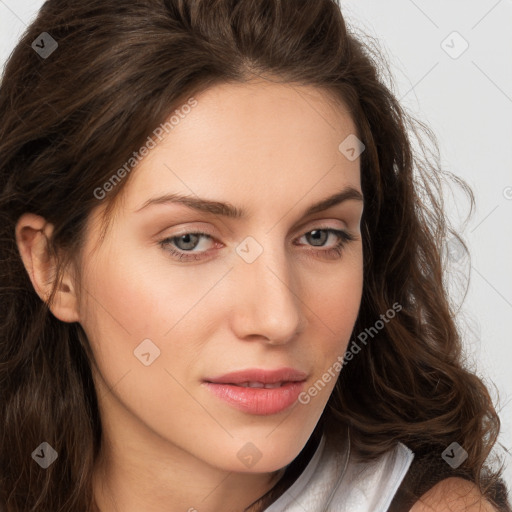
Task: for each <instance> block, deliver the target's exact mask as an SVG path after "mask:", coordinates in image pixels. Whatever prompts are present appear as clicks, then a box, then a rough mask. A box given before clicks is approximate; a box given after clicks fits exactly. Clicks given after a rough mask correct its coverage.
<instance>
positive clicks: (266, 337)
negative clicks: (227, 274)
mask: <svg viewBox="0 0 512 512" xmlns="http://www.w3.org/2000/svg"><path fill="white" fill-rule="evenodd" d="M233 282H234V283H236V291H235V293H234V295H233V297H232V301H233V304H234V306H233V309H232V315H231V319H232V320H231V328H232V329H233V332H234V333H235V334H236V335H237V336H238V337H239V339H246V340H261V341H263V342H265V343H267V344H271V345H283V344H285V343H288V342H290V341H292V340H293V339H294V338H295V337H296V336H297V335H298V334H299V333H300V332H301V331H302V330H303V329H304V327H305V325H306V317H305V316H304V308H305V307H306V306H305V305H304V303H303V302H302V300H301V296H302V293H301V290H300V285H299V284H298V283H299V279H297V276H295V275H293V269H292V268H291V265H290V262H289V261H287V257H286V254H285V248H284V247H283V248H282V249H272V250H271V248H270V246H269V244H266V246H264V247H263V252H262V253H261V254H260V255H259V256H258V257H257V258H256V259H255V260H254V261H253V262H252V263H248V262H247V261H245V260H244V259H243V258H239V257H238V256H237V259H236V266H235V269H234V271H233Z"/></svg>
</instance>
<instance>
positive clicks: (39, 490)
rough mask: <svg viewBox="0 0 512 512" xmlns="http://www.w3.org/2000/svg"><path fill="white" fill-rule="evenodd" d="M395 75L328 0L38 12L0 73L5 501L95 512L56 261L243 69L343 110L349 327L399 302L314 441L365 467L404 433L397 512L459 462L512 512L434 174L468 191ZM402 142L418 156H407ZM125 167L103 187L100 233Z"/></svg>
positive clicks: (83, 392) (92, 456) (90, 456)
mask: <svg viewBox="0 0 512 512" xmlns="http://www.w3.org/2000/svg"><path fill="white" fill-rule="evenodd" d="M43 32H46V33H48V34H50V36H51V37H52V38H53V39H54V40H55V41H57V43H58V47H57V48H56V49H55V51H53V53H51V54H43V53H41V52H39V54H38V53H37V52H36V51H35V49H34V47H31V45H32V43H33V42H34V41H35V40H36V38H39V36H40V35H41V34H42V33H43ZM45 37H46V36H45ZM46 41H48V39H47V40H46ZM40 46H41V45H40ZM46 49H47V50H49V47H46ZM48 53H50V52H49V51H48ZM386 69H387V66H386V64H385V61H384V59H383V58H382V57H380V56H379V52H378V51H377V43H375V42H374V44H372V42H371V41H370V39H367V40H366V42H365V41H363V39H362V38H358V37H356V34H355V33H354V32H351V31H350V30H349V28H348V27H347V25H346V23H345V21H344V19H343V16H342V13H341V9H340V6H339V4H338V3H337V1H336V0H143V1H132V0H127V1H123V2H118V1H117V0H88V1H86V2H82V1H78V0H48V1H47V2H46V3H45V4H44V5H43V7H42V8H41V10H40V11H39V13H38V16H37V17H36V19H35V20H34V21H33V22H32V23H31V24H30V26H29V27H28V28H27V29H26V31H25V33H24V34H23V36H22V37H21V40H20V41H19V43H18V45H17V46H16V48H15V49H14V51H13V52H12V54H11V55H10V57H9V59H8V61H7V64H6V67H5V69H4V73H3V76H2V81H1V85H0V155H1V158H0V183H1V190H0V268H1V270H0V276H1V277H0V389H1V397H0V421H1V424H2V432H1V442H0V468H1V469H0V504H1V505H3V506H4V507H5V508H6V511H7V512H36V511H38V512H68V511H69V512H70V511H73V512H76V511H84V512H92V511H94V510H95V503H94V497H93V494H92V484H91V482H92V474H93V468H94V464H95V460H96V457H97V455H98V453H99V448H100V444H101V433H102V431H101V418H100V416H99V412H98V404H97V397H96V392H95V388H94V385H93V380H92V375H91V364H93V363H94V358H93V354H92V353H91V350H90V347H89V344H88V341H87V338H86V336H85V332H84V331H83V329H82V328H81V326H80V324H79V323H65V322H62V321H59V320H58V319H57V318H55V317H54V316H53V315H52V314H51V311H50V309H49V307H48V305H49V304H51V301H52V300H53V297H54V292H55V290H56V289H57V286H58V284H59V281H60V279H61V277H62V269H63V268H65V266H66V265H67V264H68V263H69V262H77V261H78V260H79V258H80V255H81V252H80V250H81V247H82V244H83V236H84V227H85V224H86V221H87V219H88V218H89V216H90V215H91V212H92V210H93V209H94V208H95V207H97V206H98V199H97V198H96V197H95V194H94V191H95V190H96V189H98V187H102V186H103V184H104V183H105V182H106V181H108V180H109V178H110V177H111V175H112V169H118V168H120V167H121V166H122V165H123V163H125V162H126V161H127V159H129V158H130V156H131V155H132V153H133V152H134V151H135V150H136V149H137V148H140V147H141V146H142V145H143V143H144V141H145V140H146V139H147V137H148V135H149V134H151V133H152V132H153V130H154V129H155V128H156V127H157V126H159V125H160V124H161V123H162V122H164V121H165V120H166V119H167V118H168V116H169V115H170V114H171V113H172V111H173V110H174V109H175V108H177V107H178V106H179V105H180V104H181V103H182V102H183V100H184V98H187V97H190V96H192V95H193V94H198V93H200V92H201V91H204V90H206V89H208V88H209V87H212V86H214V85H216V84H220V83H226V82H237V83H244V82H247V81H249V80H251V78H253V77H254V76H260V77H265V78H267V79H271V80H277V81H280V82H282V83H288V84H297V85H312V86H316V87H318V88H320V89H322V90H323V91H325V93H326V94H329V95H332V96H333V97H335V98H338V99H340V100H342V101H343V102H344V104H345V105H347V106H348V107H349V109H350V112H351V115H352V118H353V120H354V122H355V124H356V127H357V131H358V133H357V135H358V137H359V139H361V141H362V142H363V143H364V144H365V146H366V150H365V151H364V152H363V153H362V155H361V159H360V164H361V184H362V189H363V194H364V198H365V208H364V213H363V218H362V221H361V222H362V230H363V253H364V285H363V297H362V302H361V307H360V312H359V316H358V319H357V322H356V325H355V327H354V335H355V334H357V333H359V332H362V331H363V330H364V329H366V328H368V327H369V326H371V325H373V324H374V323H375V321H376V319H378V318H379V315H381V314H382V313H383V312H384V311H386V310H387V309H389V307H390V305H391V304H393V303H395V302H398V303H399V304H400V305H401V306H402V310H401V311H400V313H399V314H397V315H396V317H395V318H394V319H393V321H391V322H389V323H386V325H385V326H384V328H383V329H381V330H380V331H379V332H378V334H376V335H375V336H374V337H373V338H372V340H371V341H370V343H369V344H368V346H366V347H365V348H364V350H362V351H361V353H360V354H358V356H357V357H355V358H354V359H353V360H352V361H351V362H350V364H348V365H347V366H346V367H345V368H343V371H342V372H341V374H340V377H339V379H338V382H337V383H336V387H335V389H334V391H333V393H332V395H331V397H330V398H329V402H328V404H327V407H326V408H325V410H324V412H323V414H322V417H321V419H320V421H319V423H318V425H317V428H316V429H315V432H314V435H313V436H312V438H311V440H313V439H318V436H319V435H320V434H322V433H325V434H326V435H328V436H330V437H331V438H332V439H333V440H334V441H336V440H337V439H339V438H341V437H342V435H341V433H342V432H343V431H344V429H345V428H347V427H349V429H350V435H351V441H352V446H353V447H355V449H356V450H357V452H358V453H359V454H360V455H361V456H362V457H364V458H365V459H367V460H370V459H372V458H374V457H377V456H378V455H380V454H382V453H384V452H385V451H387V450H389V449H390V448H392V446H393V445H394V444H395V443H396V442H398V441H400V442H403V443H404V444H406V445H407V446H409V447H410V448H411V449H412V450H413V451H414V452H415V455H416V457H415V461H414V463H413V466H412V467H411V470H410V471H409V473H408V475H407V477H406V479H405V481H404V485H403V486H402V488H401V490H400V492H399V495H397V499H396V500H395V502H394V503H396V507H397V508H396V510H399V509H400V510H402V509H403V510H408V508H407V507H408V506H410V504H412V503H413V502H414V500H416V499H417V498H418V497H419V496H421V495H422V493H424V492H425V491H426V490H427V489H428V488H429V487H431V486H432V485H434V484H435V483H436V481H438V480H439V479H440V478H444V477H446V476H453V475H455V474H457V475H458V476H462V477H463V478H466V479H468V480H471V481H472V482H475V483H476V484H477V485H478V486H479V488H480V489H481V491H482V493H483V494H484V495H485V496H486V497H487V498H488V499H489V500H490V501H491V502H493V503H494V504H495V505H496V506H499V507H501V510H510V508H509V505H508V504H507V502H506V500H507V498H506V490H505V488H504V486H503V484H502V483H501V481H500V480H499V472H498V470H496V469H493V468H492V467H491V466H490V464H488V462H486V461H488V456H489V454H490V453H491V449H492V448H493V445H494V444H495V442H496V439H497V435H498V432H499V426H500V423H499V418H498V415H497V413H496V411H495V409H494V407H493V403H492V399H491V397H490V394H489V392H488V390H487V388H486V386H485V385H484V383H483V382H482V381H481V380H480V379H479V378H478V377H477V376H476V375H475V374H474V373H472V372H471V371H470V370H469V369H467V368H465V366H464V363H463V359H462V353H461V335H460V333H459V331H458V329H457V327H456V324H455V320H454V316H455V314H454V313H455V312H454V307H453V305H452V304H451V302H450V298H449V296H448V293H447V290H446V283H445V278H444V264H445V263H446V262H445V261H444V258H443V254H444V253H443V251H442V247H443V245H444V244H445V242H446V239H447V238H448V237H450V236H451V237H454V238H455V239H458V240H459V241H460V243H461V244H462V245H463V241H462V239H461V238H460V236H459V235H458V234H457V233H456V232H455V230H453V229H452V227H451V226H450V224H449V223H448V220H447V219H445V216H444V205H443V184H444V183H445V182H446V181H447V178H451V179H452V180H455V181H456V182H457V183H458V184H459V185H460V187H462V189H463V190H464V191H465V192H466V193H467V195H468V196H469V198H470V200H471V205H472V204H473V201H474V199H473V195H472V192H471V190H470V189H469V188H468V187H467V185H466V184H465V183H464V182H462V181H461V180H458V179H457V178H456V177H455V176H453V175H451V173H448V172H445V171H443V170H442V169H441V168H440V165H439V163H438V161H439V159H438V158H436V157H435V154H434V157H433V158H430V157H427V152H426V151H425V147H426V146H424V144H423V142H422V141H423V140H425V139H423V138H422V137H423V136H425V137H427V138H428V139H430V140H431V141H432V142H433V143H434V147H435V148H436V149H437V146H436V143H435V138H434V136H433V135H432V133H431V131H430V130H429V128H428V127H427V126H425V125H424V124H422V123H421V122H419V121H417V120H415V119H414V118H412V117H411V116H410V115H409V114H408V113H407V112H406V111H405V110H404V109H403V107H401V105H400V104H399V102H398V100H397V99H396V97H395V95H394V94H393V92H392V85H386V83H385V82H386V80H385V79H386V74H385V72H386ZM388 78H389V77H388ZM412 134H415V135H418V139H419V140H420V142H421V144H420V148H421V149H422V150H421V151H418V150H416V151H414V150H413V142H412V139H411V135H412ZM129 178H130V177H129V176H127V177H126V178H125V179H123V180H122V182H121V183H119V185H117V187H115V189H114V190H112V191H111V192H110V193H109V195H108V197H107V198H106V199H105V201H107V204H108V208H107V209H106V210H105V216H104V219H103V220H104V227H105V231H104V232H106V229H107V227H108V224H109V221H110V220H111V219H112V215H113V211H114V205H115V203H116V201H115V199H116V198H117V197H118V196H119V194H120V192H121V191H122V190H123V188H124V186H126V183H127V182H128V181H129ZM25 212H32V213H35V214H37V215H41V216H42V217H44V218H45V219H46V220H47V221H48V222H51V223H52V224H53V225H54V228H55V229H54V232H53V236H52V238H51V241H50V248H49V249H50V251H51V253H52V254H53V255H54V256H55V257H58V261H59V268H58V272H57V274H56V280H55V287H54V291H53V292H52V294H51V296H50V297H49V299H48V301H46V302H45V301H42V300H41V299H40V298H39V296H38V295H37V294H36V292H35V290H34V289H33V286H32V284H31V281H30V279H29V276H28V274H27V272H26V270H25V268H24V266H23V263H22V260H21V258H20V254H19V252H18V249H17V245H16V240H15V235H14V233H15V225H16V222H17V220H18V219H19V217H20V216H21V215H22V214H23V213H25ZM464 247H465V246H464ZM43 440H44V441H47V442H48V443H49V444H50V445H51V446H52V447H53V448H54V449H55V450H56V451H57V452H58V454H59V463H58V464H52V465H51V466H50V467H49V468H48V469H47V470H45V471H40V470H39V468H38V467H37V466H36V465H35V464H34V461H33V460H32V459H31V456H30V455H31V453H32V452H33V450H34V449H35V448H36V447H37V446H38V445H40V443H41V442H42V441H43ZM311 440H310V441H311ZM453 441H457V442H458V443H459V444H460V445H461V446H462V447H463V448H464V449H465V450H466V451H467V452H468V458H467V461H466V462H465V463H464V464H463V465H462V466H460V467H459V468H458V470H457V471H456V472H455V471H454V470H451V469H450V468H449V466H448V465H447V464H446V463H445V462H444V461H442V459H441V452H442V451H443V450H444V449H445V448H446V447H447V446H448V445H449V444H450V443H451V442H453ZM311 449H312V444H311V442H308V444H307V445H306V447H305V448H304V450H303V452H302V453H301V454H299V456H298V457H297V458H296V459H295V460H294V461H293V463H292V464H291V465H290V466H289V467H288V468H287V471H286V473H285V475H284V477H283V478H282V479H281V480H280V481H279V482H278V484H277V485H276V487H275V488H273V489H272V490H271V491H270V492H269V493H267V495H265V496H264V497H262V498H261V499H260V500H259V501H258V503H257V504H255V506H260V507H263V506H266V505H268V504H269V503H271V502H272V501H273V500H275V499H276V497H277V496H279V495H280V494H282V493H283V492H284V491H285V490H286V488H287V486H289V485H290V483H291V481H292V480H293V478H294V477H295V476H296V475H297V474H298V472H300V471H301V469H302V468H303V467H304V464H305V463H306V462H307V458H308V457H307V456H306V455H307V454H308V453H310V452H311ZM433 468H436V470H435V471H432V469H433ZM440 468H444V469H440ZM448 470H449V471H448ZM433 475H435V476H433ZM400 507H401V508H400Z"/></svg>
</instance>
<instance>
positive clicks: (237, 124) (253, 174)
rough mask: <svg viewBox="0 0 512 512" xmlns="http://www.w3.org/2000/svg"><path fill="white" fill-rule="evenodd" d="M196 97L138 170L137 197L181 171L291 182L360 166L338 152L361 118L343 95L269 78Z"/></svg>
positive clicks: (211, 177) (212, 179) (209, 177)
mask: <svg viewBox="0 0 512 512" xmlns="http://www.w3.org/2000/svg"><path fill="white" fill-rule="evenodd" d="M194 99H195V101H196V105H195V106H194V107H193V108H188V109H187V110H186V111H185V110H183V113H181V114H180V110H181V109H180V107H179V106H177V108H176V109H175V111H174V113H175V114H176V113H177V114H178V115H174V117H173V120H174V124H173V128H172V131H170V132H169V133H168V134H167V135H164V138H163V140H161V141H160V142H158V144H157V147H156V148H155V149H152V150H151V152H150V153H149V155H147V157H144V159H143V161H142V162H141V163H140V164H139V165H138V166H137V169H135V171H136V172H134V173H133V174H134V176H131V179H133V181H135V182H137V186H136V187H135V188H136V189H137V195H140V194H141V193H144V192H149V190H146V186H145V185H146V184H147V185H148V186H150V184H149V181H154V179H156V180H157V181H160V183H163V182H162V180H164V181H167V179H166V178H168V175H169V174H173V173H174V177H175V178H176V179H178V176H183V177H185V175H186V176H187V177H188V178H192V177H193V176H195V177H197V179H199V180H200V181H201V182H202V183H204V182H205V181H206V182H207V183H209V184H211V185H214V184H215V183H216V182H218V181H219V180H223V178H225V179H226V180H227V181H229V182H231V183H232V184H235V183H237V182H239V180H240V179H241V178H244V180H245V181H246V182H247V181H250V180H253V181H255V182H256V181H258V180H267V182H270V180H272V181H273V182H274V183H275V184H276V185H279V184H282V185H284V184H285V183H287V182H288V181H289V180H290V179H294V176H295V178H296V177H297V175H300V176H301V177H304V178H306V179H307V174H310V175H311V177H314V175H315V173H316V175H317V174H318V173H322V171H323V172H326V171H327V170H328V166H329V165H333V164H337V165H338V166H339V167H340V169H341V168H344V169H347V170H348V169H358V168H359V165H358V164H359V162H358V161H357V162H352V163H350V162H348V160H347V159H346V158H344V157H343V156H342V155H341V154H340V151H339V149H338V148H339V145H340V143H341V142H342V141H343V140H344V139H345V138H346V137H347V136H349V135H351V134H355V133H356V128H355V125H354V122H353V120H352V118H351V116H350V114H349V112H348V109H347V107H345V105H344V104H343V103H342V102H341V100H338V101H336V100H335V99H334V98H333V96H331V95H330V94H329V93H328V92H326V91H323V90H320V89H318V88H315V87H313V86H301V85H295V84H280V83H273V82H268V81H259V82H251V83H244V84H239V83H235V84H231V83H229V84H228V83H225V84H220V85H216V86H214V87H211V88H209V89H207V90H206V91H203V92H202V93H201V94H198V95H197V96H194ZM184 112H187V113H186V114H185V113H184ZM148 171H149V172H148ZM155 174H158V175H159V176H158V177H157V176H155ZM151 175H152V176H151ZM194 181H196V179H195V178H194ZM279 182H280V183H279ZM190 186H191V184H190ZM151 187H153V185H151ZM132 191H134V188H133V187H132Z"/></svg>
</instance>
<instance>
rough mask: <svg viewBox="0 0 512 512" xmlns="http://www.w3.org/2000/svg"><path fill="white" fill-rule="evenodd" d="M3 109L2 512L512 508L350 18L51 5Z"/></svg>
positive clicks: (326, 7) (410, 160)
mask: <svg viewBox="0 0 512 512" xmlns="http://www.w3.org/2000/svg"><path fill="white" fill-rule="evenodd" d="M0 113H1V119H2V122H1V127H0V141H1V142H0V145H1V154H2V162H1V164H0V169H1V179H2V181H1V183H2V193H1V199H0V205H1V214H2V228H1V229H2V236H1V240H2V243H1V246H0V247H1V249H0V250H1V259H2V269H3V271H2V281H1V294H2V301H1V303H2V309H1V344H0V351H1V352H0V361H1V366H0V381H1V385H2V401H1V414H2V416H1V417H2V420H3V425H4V429H3V437H2V443H1V447H0V450H1V452H0V453H1V459H2V461H3V462H4V464H2V471H1V480H0V481H1V485H0V487H1V494H0V497H1V501H2V505H3V506H4V508H5V510H6V511H8V512H19V511H23V512H25V511H28V510H30V511H36V510H37V511H52V512H54V511H57V510H60V511H87V512H89V511H91V512H92V511H101V512H107V511H108V512H110V511H112V512H114V511H117V512H121V511H122V512H131V511H132V510H133V511H135V510H137V511H140V510H144V511H163V510H173V511H174V510H176V511H181V510H183V511H186V510H188V511H189V512H192V511H198V512H213V511H219V510H222V511H227V510H230V511H231V510H233V511H235V510H236V511H242V510H245V511H252V512H254V511H267V512H277V511H285V510H286V511H290V512H291V511H298V510H307V511H313V512H315V511H323V510H329V511H331V510H332V511H338V510H347V511H348V510H350V511H355V510H360V511H363V510H365V511H373V512H374V511H385V510H391V511H395V510H404V511H405V510H413V511H414V512H419V511H426V510H447V509H449V510H489V511H491V510H510V508H509V505H508V504H507V503H506V495H505V494H506V491H505V489H504V486H503V484H502V483H501V481H500V480H499V478H498V477H499V473H498V471H497V470H496V469H494V468H492V467H491V464H490V463H486V460H487V459H488V455H489V453H490V451H491V449H492V446H493V445H494V443H495V440H496V436H497V434H498V431H499V419H498V416H497V414H496V412H495V410H494V408H493V405H492V402H491V399H490V397H489V394H488V392H487V390H486V388H485V386H484V385H483V384H482V382H481V381H480V380H479V379H478V378H477V377H476V376H475V375H473V374H471V373H470V372H468V371H467V370H465V369H464V368H463V367H462V365H461V340H460V337H459V333H458V332H457V329H456V326H455V324H454V321H453V318H452V311H451V309H450V304H449V301H448V297H447V294H446V291H445V289H444V287H443V282H442V263H443V261H442V258H441V253H440V249H439V247H440V246H441V243H442V242H443V241H444V239H445V238H446V236H447V235H448V234H449V233H450V228H449V226H448V225H447V223H446V221H445V220H444V217H443V211H442V209H441V207H440V203H439V192H440V190H439V187H440V185H441V178H440V172H439V170H438V169H437V167H436V166H435V165H433V164H431V163H430V162H428V161H426V160H425V161H424V160H421V159H420V158H419V156H418V155H416V154H414V153H413V151H412V149H411V144H410V140H409V137H408V133H407V127H408V126H409V125H411V126H412V127H413V124H412V122H411V121H412V120H411V119H410V118H409V117H408V116H407V115H406V113H405V112H404V111H403V110H402V109H401V107H400V105H399V104H398V103H397V101H396V99H395V98H394V97H393V95H392V94H391V93H390V91H389V90H388V89H387V88H386V86H385V85H384V84H383V83H382V82H381V81H380V79H379V73H378V67H377V64H376V63H375V62H374V60H373V58H372V56H371V54H370V53H369V51H368V48H366V47H365V46H363V45H362V43H360V42H359V41H357V40H356V39H355V38H354V37H353V36H351V35H350V34H349V33H348V32H347V30H346V27H345V24H344V20H343V18H342V15H341V12H340V8H339V6H338V5H337V4H336V3H335V2H334V0H308V1H307V2H305V1H297V0H281V1H279V0H256V1H255V0H239V1H235V0H199V1H190V0H167V1H161V0H148V1H147V2H115V1H114V0H101V1H100V0H97V1H96V0H92V1H90V2H85V3H81V2H76V1H67V2H65V1H62V0H49V1H47V2H46V3H45V4H44V6H43V8H42V9H41V11H40V13H39V16H38V17H37V19H36V20H35V21H34V22H33V23H32V25H31V26H30V27H29V28H28V30H27V32H26V33H25V35H24V36H23V37H22V39H21V41H20V43H19V45H18V46H17V48H16V49H15V51H14V53H13V54H12V56H11V58H10V59H9V61H8V64H7V66H6V69H5V74H4V77H3V81H2V85H1V90H0ZM425 133H427V134H428V130H426V131H425ZM466 190H467V189H466ZM467 191H468V193H469V194H470V195H471V192H470V191H469V190H467ZM319 238H320V240H319ZM7 461H8V463H6V462H7ZM486 464H487V465H486Z"/></svg>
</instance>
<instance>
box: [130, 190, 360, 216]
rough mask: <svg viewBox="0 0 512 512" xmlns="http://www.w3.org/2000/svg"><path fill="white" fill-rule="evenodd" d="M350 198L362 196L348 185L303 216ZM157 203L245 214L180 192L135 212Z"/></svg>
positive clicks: (228, 213)
mask: <svg viewBox="0 0 512 512" xmlns="http://www.w3.org/2000/svg"><path fill="white" fill-rule="evenodd" d="M350 200H355V201H361V202H362V201H363V196H362V194H361V192H359V190H357V189H355V188H353V187H350V186H348V187H345V188H344V189H343V190H341V191H340V192H338V193H336V194H334V195H332V196H329V197H327V198H326V199H322V200H321V201H319V202H318V203H315V204H313V205H311V206H310V207H309V208H308V209H307V210H306V212H305V213H304V216H305V217H307V216H309V215H313V214H315V213H318V212H322V211H324V210H327V209H329V208H331V207H333V206H336V205H338V204H340V203H343V202H345V201H350ZM157 204H182V205H184V206H186V207H188V208H191V209H193V210H196V211H199V212H204V213H210V214H213V215H219V216H223V217H228V218H231V219H242V218H244V217H245V216H246V212H245V211H244V210H243V209H241V208H237V207H236V206H234V205H232V204H230V203H222V202H220V201H211V200H208V199H202V198H200V197H194V196H184V195H181V194H165V195H163V196H159V197H153V198H151V199H148V200H147V201H146V202H145V203H144V204H143V205H142V206H141V207H140V208H138V209H137V210H135V213H137V212H140V211H141V210H143V209H145V208H147V207H148V206H151V205H157Z"/></svg>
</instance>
